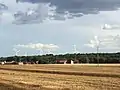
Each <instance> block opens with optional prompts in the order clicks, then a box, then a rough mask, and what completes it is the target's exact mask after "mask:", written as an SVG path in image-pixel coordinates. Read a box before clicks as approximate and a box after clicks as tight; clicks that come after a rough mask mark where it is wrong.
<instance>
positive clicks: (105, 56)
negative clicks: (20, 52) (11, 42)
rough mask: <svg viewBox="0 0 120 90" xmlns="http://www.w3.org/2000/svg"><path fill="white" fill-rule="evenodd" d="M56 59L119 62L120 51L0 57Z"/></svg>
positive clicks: (54, 60) (31, 59)
mask: <svg viewBox="0 0 120 90" xmlns="http://www.w3.org/2000/svg"><path fill="white" fill-rule="evenodd" d="M57 60H67V61H68V62H69V61H70V60H73V61H77V62H78V63H120V53H119V52H118V53H98V54H97V53H85V54H80V53H78V54H69V53H68V54H59V55H53V54H46V55H38V56H10V57H1V58H0V61H6V62H10V61H16V62H33V63H35V62H37V61H38V63H39V64H56V63H57V62H56V61H57Z"/></svg>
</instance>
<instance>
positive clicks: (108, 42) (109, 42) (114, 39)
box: [85, 35, 120, 49]
mask: <svg viewBox="0 0 120 90" xmlns="http://www.w3.org/2000/svg"><path fill="white" fill-rule="evenodd" d="M98 45H99V47H100V49H120V35H116V36H113V35H108V36H104V37H99V43H98V42H97V40H95V39H94V40H90V42H89V43H88V44H85V46H87V47H92V48H96V46H98Z"/></svg>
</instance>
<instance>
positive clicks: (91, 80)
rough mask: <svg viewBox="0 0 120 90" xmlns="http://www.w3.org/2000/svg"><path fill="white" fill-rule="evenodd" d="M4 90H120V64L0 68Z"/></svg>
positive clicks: (1, 87) (1, 86)
mask: <svg viewBox="0 0 120 90" xmlns="http://www.w3.org/2000/svg"><path fill="white" fill-rule="evenodd" d="M0 90H120V65H119V64H115V65H113V64H112V65H95V64H92V65H87V64H85V65H83V64H82V65H52V64H51V65H21V66H20V65H0Z"/></svg>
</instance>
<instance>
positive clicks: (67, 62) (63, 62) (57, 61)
mask: <svg viewBox="0 0 120 90" xmlns="http://www.w3.org/2000/svg"><path fill="white" fill-rule="evenodd" d="M56 63H57V64H76V63H78V60H76V61H74V60H64V59H63V60H56Z"/></svg>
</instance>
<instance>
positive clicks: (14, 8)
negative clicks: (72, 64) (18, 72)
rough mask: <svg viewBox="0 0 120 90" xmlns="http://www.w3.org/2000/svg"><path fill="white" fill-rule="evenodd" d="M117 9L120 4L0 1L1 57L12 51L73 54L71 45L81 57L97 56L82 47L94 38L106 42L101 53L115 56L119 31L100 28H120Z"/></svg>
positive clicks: (113, 0) (106, 0)
mask: <svg viewBox="0 0 120 90" xmlns="http://www.w3.org/2000/svg"><path fill="white" fill-rule="evenodd" d="M119 7H120V0H0V50H1V52H0V56H12V55H15V51H14V50H13V48H16V49H17V50H20V52H19V53H18V54H19V55H24V54H25V53H26V52H27V54H28V55H35V54H42V52H41V50H38V47H39V48H40V47H42V48H44V49H45V50H46V46H47V50H48V49H50V50H51V52H52V53H55V54H60V53H61V54H63V53H72V52H74V45H76V49H77V51H78V52H80V53H89V52H96V48H95V47H94V48H91V47H89V46H86V45H85V44H88V43H90V40H94V36H98V37H99V39H103V38H104V39H109V40H107V41H106V40H104V41H105V42H107V44H106V43H105V44H104V46H102V45H101V47H100V48H101V49H100V52H118V51H119V50H120V49H119V48H120V44H119V40H120V36H119V34H120V31H119V29H120V28H114V29H111V30H103V28H102V27H103V25H104V24H109V25H111V26H112V25H113V26H115V25H117V26H119V25H120V21H119V15H120V10H119ZM116 36H117V37H116ZM113 38H117V39H115V40H116V41H115V40H113ZM108 42H109V43H108ZM31 45H33V46H31ZM41 45H42V46H41ZM51 45H53V46H51ZM21 46H22V47H21ZM55 46H57V48H56V47H55ZM26 47H27V48H26ZM58 47H59V48H58ZM103 47H104V49H103ZM53 49H55V50H53Z"/></svg>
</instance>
